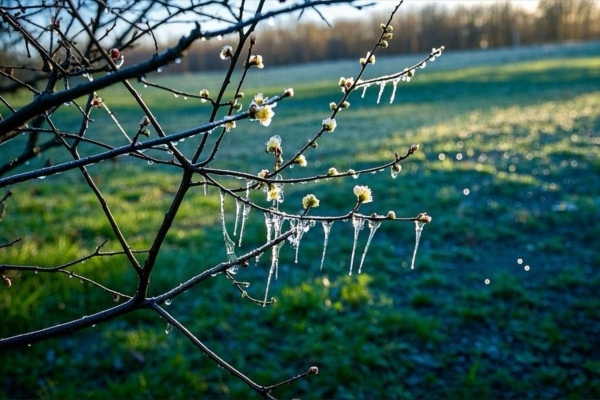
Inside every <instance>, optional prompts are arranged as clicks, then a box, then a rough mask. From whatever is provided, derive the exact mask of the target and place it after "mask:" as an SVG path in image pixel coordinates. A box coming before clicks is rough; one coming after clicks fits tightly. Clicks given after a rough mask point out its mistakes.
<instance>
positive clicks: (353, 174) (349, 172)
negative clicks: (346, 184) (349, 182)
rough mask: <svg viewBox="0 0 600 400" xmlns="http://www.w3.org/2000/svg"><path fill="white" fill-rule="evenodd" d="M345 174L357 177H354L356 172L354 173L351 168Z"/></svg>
mask: <svg viewBox="0 0 600 400" xmlns="http://www.w3.org/2000/svg"><path fill="white" fill-rule="evenodd" d="M346 173H347V174H349V175H352V176H357V175H356V171H355V170H353V169H352V168H351V169H349V170H348V171H347V172H346Z"/></svg>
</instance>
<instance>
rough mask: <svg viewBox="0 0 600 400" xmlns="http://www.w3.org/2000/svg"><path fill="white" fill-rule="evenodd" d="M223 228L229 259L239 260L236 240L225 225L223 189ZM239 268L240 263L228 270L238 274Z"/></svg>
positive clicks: (223, 195) (231, 260)
mask: <svg viewBox="0 0 600 400" xmlns="http://www.w3.org/2000/svg"><path fill="white" fill-rule="evenodd" d="M220 193H221V229H222V231H223V241H224V242H225V251H226V252H227V260H228V261H229V262H235V261H237V259H238V257H237V255H236V254H235V242H234V241H233V240H231V238H230V237H229V234H228V233H227V227H226V226H225V192H223V191H222V190H221V192H220ZM238 269H239V266H238V265H234V266H233V267H231V268H229V269H228V270H227V271H228V272H230V273H232V274H236V273H237V271H238Z"/></svg>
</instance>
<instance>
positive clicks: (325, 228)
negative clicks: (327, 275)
mask: <svg viewBox="0 0 600 400" xmlns="http://www.w3.org/2000/svg"><path fill="white" fill-rule="evenodd" d="M332 225H333V221H323V233H324V234H325V237H324V239H323V254H322V255H321V268H319V270H321V271H322V270H323V261H325V252H326V251H327V242H328V241H329V233H330V232H331V226H332Z"/></svg>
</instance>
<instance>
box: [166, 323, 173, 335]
mask: <svg viewBox="0 0 600 400" xmlns="http://www.w3.org/2000/svg"><path fill="white" fill-rule="evenodd" d="M172 331H173V325H171V324H170V323H168V322H167V327H166V328H165V333H166V334H167V335H168V334H169V333H171V332H172Z"/></svg>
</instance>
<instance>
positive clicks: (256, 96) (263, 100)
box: [252, 93, 268, 106]
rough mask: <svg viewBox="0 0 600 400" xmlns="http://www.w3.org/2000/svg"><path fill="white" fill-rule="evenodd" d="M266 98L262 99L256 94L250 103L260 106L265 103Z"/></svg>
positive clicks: (261, 96)
mask: <svg viewBox="0 0 600 400" xmlns="http://www.w3.org/2000/svg"><path fill="white" fill-rule="evenodd" d="M267 99H268V97H264V96H263V94H262V93H258V94H256V95H255V96H254V97H253V98H252V101H253V102H254V104H256V105H257V106H262V105H263V103H264V102H265V101H267Z"/></svg>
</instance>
